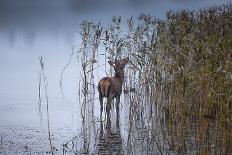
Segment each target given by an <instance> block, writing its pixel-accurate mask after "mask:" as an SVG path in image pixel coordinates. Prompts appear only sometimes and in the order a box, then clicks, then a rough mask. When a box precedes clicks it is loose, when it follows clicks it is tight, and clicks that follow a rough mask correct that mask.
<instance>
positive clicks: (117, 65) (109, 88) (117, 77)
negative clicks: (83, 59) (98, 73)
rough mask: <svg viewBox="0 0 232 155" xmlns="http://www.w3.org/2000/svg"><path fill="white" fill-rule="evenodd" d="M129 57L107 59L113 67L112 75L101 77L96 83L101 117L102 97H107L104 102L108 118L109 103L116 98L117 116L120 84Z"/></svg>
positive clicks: (120, 90) (120, 91) (122, 80)
mask: <svg viewBox="0 0 232 155" xmlns="http://www.w3.org/2000/svg"><path fill="white" fill-rule="evenodd" d="M128 61H129V58H125V59H122V60H117V58H116V59H115V60H114V62H113V61H108V63H109V64H110V66H112V67H113V68H114V72H115V74H114V76H113V77H103V78H102V79H101V80H100V81H99V83H98V92H99V101H100V106H101V107H100V116H101V117H102V111H103V98H104V97H105V98H106V99H107V103H106V112H107V118H108V119H109V116H110V110H111V103H112V100H113V99H114V98H116V112H117V116H119V103H120V96H121V93H122V84H123V82H124V68H125V66H126V64H127V63H128Z"/></svg>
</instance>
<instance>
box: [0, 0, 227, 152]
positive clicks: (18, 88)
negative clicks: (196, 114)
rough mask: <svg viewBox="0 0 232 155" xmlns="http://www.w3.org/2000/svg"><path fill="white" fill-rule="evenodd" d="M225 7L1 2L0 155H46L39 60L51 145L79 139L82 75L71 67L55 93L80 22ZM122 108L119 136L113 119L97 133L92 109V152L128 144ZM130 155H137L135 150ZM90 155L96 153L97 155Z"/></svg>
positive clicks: (60, 146)
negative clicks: (45, 88)
mask: <svg viewBox="0 0 232 155" xmlns="http://www.w3.org/2000/svg"><path fill="white" fill-rule="evenodd" d="M226 2H229V1H220V2H218V1H216V0H214V1H210V0H207V1H204V2H201V1H195V2H184V1H174V0H173V1H164V2H161V1H157V2H156V3H155V2H151V1H148V2H147V4H144V3H141V1H139V0H138V1H136V2H131V1H128V2H126V3H125V2H124V1H122V0H121V1H118V3H115V2H112V3H109V2H106V1H103V0H102V1H100V2H99V3H97V2H94V1H90V2H85V1H77V2H76V1H73V0H69V1H64V0H60V1H58V2H57V3H55V2H54V1H51V2H46V1H40V2H36V1H32V2H29V1H27V0H23V1H21V2H20V3H19V2H15V1H13V0H10V1H0V72H1V76H0V86H1V87H0V136H1V145H0V154H2V155H4V154H12V155H13V154H46V153H49V150H50V148H49V141H48V132H47V116H46V102H45V100H44V99H43V102H42V107H41V112H42V113H39V112H40V111H39V106H38V85H39V82H38V81H39V80H38V73H39V71H40V65H39V57H40V56H43V59H44V62H45V74H46V76H47V80H48V98H49V113H50V125H51V133H52V141H53V143H54V146H55V148H56V149H57V150H56V151H57V154H61V153H62V152H63V150H62V149H63V148H64V147H63V144H65V143H67V142H69V141H70V140H72V139H73V138H74V137H75V136H77V135H80V133H84V132H83V122H82V119H81V116H80V113H81V110H80V109H81V106H80V103H79V99H78V95H77V94H78V90H77V87H78V82H79V80H80V77H81V75H80V71H79V68H78V63H77V61H76V60H75V59H74V60H73V61H72V62H71V64H70V65H69V68H68V69H67V70H66V71H65V74H64V77H63V92H64V94H61V91H60V87H59V80H60V76H61V71H62V69H63V67H64V66H65V64H66V63H67V62H68V60H69V57H70V54H71V52H72V48H73V47H74V48H77V47H78V45H80V35H79V24H80V23H81V21H82V20H84V19H89V20H93V21H95V22H98V21H101V22H102V23H104V24H105V25H108V23H110V20H111V17H112V16H113V15H122V16H123V17H130V16H132V15H133V16H134V17H136V16H138V15H139V14H140V13H142V12H144V13H150V14H151V15H154V16H157V17H160V18H163V17H164V16H165V12H166V11H168V10H169V9H174V10H177V9H181V8H188V9H197V8H200V7H205V6H210V5H213V4H221V3H226ZM104 5H105V6H104ZM93 6H95V7H93ZM92 7H93V8H92ZM101 76H104V75H99V77H98V79H99V78H100V77H101ZM43 96H44V94H43ZM127 108H128V107H126V106H124V107H123V109H122V111H121V117H120V129H118V127H117V125H115V117H113V118H114V119H112V120H111V121H112V122H113V125H112V126H110V127H109V123H108V125H107V123H106V122H105V124H104V125H103V126H104V127H103V126H101V124H100V119H99V105H98V104H96V106H95V109H94V118H93V120H95V123H96V124H94V126H95V131H91V132H92V133H93V135H94V136H91V138H93V141H94V142H96V143H93V144H91V145H93V148H95V147H99V146H97V145H95V146H94V144H97V143H98V141H100V143H99V145H100V148H101V146H102V145H105V144H104V143H107V138H108V140H109V137H110V136H111V137H114V141H113V142H112V143H111V145H115V144H119V145H118V148H116V151H114V152H116V153H115V154H117V153H118V154H122V152H117V151H118V150H123V148H125V147H124V146H125V142H126V141H127V134H128V130H129V129H128V117H129V116H128V113H127V110H126V109H127ZM107 127H108V128H107ZM103 128H104V131H103ZM93 129H94V128H93ZM91 130H92V129H91ZM101 131H102V132H104V136H103V135H102V137H100V138H99V136H100V135H99V134H100V133H101ZM118 131H120V133H119V132H118ZM135 132H136V131H135ZM95 134H96V135H95ZM96 136H97V137H96ZM87 137H88V136H87ZM94 137H95V138H94ZM82 138H83V137H82ZM82 138H80V139H79V140H77V141H75V142H76V144H74V143H73V145H80V146H81V147H82V146H83V147H84V146H85V145H84V143H83V141H84V140H83V139H85V138H86V137H84V138H83V139H82ZM99 139H100V140H99ZM138 139H139V137H138ZM82 140H83V141H82ZM111 140H112V138H111ZM101 144H102V145H101ZM138 144H139V143H138ZM80 146H76V148H80ZM72 147H74V146H71V144H70V143H67V148H66V151H67V152H66V154H73V152H75V151H73V150H75V149H70V148H72ZM133 147H134V149H136V145H133ZM74 148H75V147H74ZM138 148H139V147H138ZM92 150H93V152H94V149H92ZM124 151H125V150H124ZM157 152H158V151H157ZM78 153H81V152H78ZM82 153H83V152H82ZM140 153H141V152H140ZM146 153H147V152H144V154H146ZM153 153H154V152H153ZM151 154H152V153H151Z"/></svg>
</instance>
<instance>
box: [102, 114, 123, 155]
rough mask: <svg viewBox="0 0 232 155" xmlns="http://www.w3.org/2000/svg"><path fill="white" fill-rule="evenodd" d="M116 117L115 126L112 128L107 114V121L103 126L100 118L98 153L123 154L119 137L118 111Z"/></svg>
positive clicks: (108, 154) (106, 154)
mask: <svg viewBox="0 0 232 155" xmlns="http://www.w3.org/2000/svg"><path fill="white" fill-rule="evenodd" d="M107 115H108V114H107ZM116 117H117V118H116V128H112V126H111V118H110V117H109V116H107V121H106V125H105V127H104V128H103V122H102V119H101V125H100V134H99V143H98V154H105V155H112V154H117V155H120V154H123V145H122V137H121V133H120V125H119V113H118V115H117V116H116ZM108 118H109V119H108Z"/></svg>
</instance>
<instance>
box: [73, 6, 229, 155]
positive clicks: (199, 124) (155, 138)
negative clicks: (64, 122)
mask: <svg viewBox="0 0 232 155" xmlns="http://www.w3.org/2000/svg"><path fill="white" fill-rule="evenodd" d="M231 10H232V5H231V3H229V4H226V5H220V6H214V7H210V8H204V9H200V10H195V11H188V10H179V11H176V12H173V11H169V12H167V15H166V18H165V19H162V20H161V19H157V18H156V17H153V16H150V15H145V14H141V15H140V16H139V18H137V19H134V18H130V19H128V20H127V21H123V20H122V19H121V17H117V16H114V17H113V19H112V23H111V24H110V25H109V26H108V27H106V28H105V27H104V26H101V24H100V23H98V24H94V23H92V22H87V21H84V22H83V23H82V24H81V37H82V44H81V47H80V49H79V50H78V52H77V55H78V59H79V60H81V61H80V62H81V66H82V70H81V75H82V81H81V85H82V86H81V88H79V89H80V92H81V93H80V98H81V100H80V101H81V107H82V119H83V121H82V126H83V133H84V137H85V138H84V145H83V147H84V148H85V150H88V151H87V153H89V151H90V148H89V146H90V145H91V144H90V141H91V131H92V130H95V129H93V128H95V125H94V127H92V126H91V123H90V122H95V121H94V120H95V116H94V113H93V108H94V103H95V98H97V97H95V96H96V94H95V91H96V86H95V83H97V82H96V78H95V76H94V75H98V71H99V70H97V69H102V66H104V65H105V68H104V69H102V70H104V72H106V73H107V74H109V76H112V68H109V69H108V68H107V67H106V62H107V59H115V58H116V57H117V58H119V59H120V58H123V57H129V60H130V62H129V64H128V67H126V68H125V83H124V84H123V85H124V94H123V97H122V98H123V101H122V105H123V106H124V110H125V112H126V113H127V114H128V115H127V118H128V119H127V125H128V133H127V135H126V139H127V140H126V149H125V150H127V153H128V154H132V153H133V152H136V151H137V152H140V153H144V154H149V153H151V154H162V153H163V154H165V153H168V154H169V153H179V154H183V153H190V152H193V153H196V154H218V153H222V154H227V153H228V152H232V150H231V147H230V146H231V145H232V144H231V142H232V141H231V139H232V133H231V131H232V123H231V122H232V104H231V103H232V102H231V94H232V89H231V88H232V78H231V71H232V55H231V53H232V39H231V36H232V20H231V16H232V11H231ZM125 25H127V26H126V27H125ZM103 49H104V50H103ZM102 50H103V51H102ZM102 56H103V57H104V59H102ZM99 58H100V60H104V61H99ZM96 68H97V69H96ZM97 80H99V79H97ZM96 104H98V103H96ZM86 129H87V130H86ZM95 133H96V132H95ZM191 137H193V138H191Z"/></svg>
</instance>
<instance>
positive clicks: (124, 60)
mask: <svg viewBox="0 0 232 155" xmlns="http://www.w3.org/2000/svg"><path fill="white" fill-rule="evenodd" d="M128 61H129V58H125V59H123V65H124V66H125V65H126V64H127V63H128Z"/></svg>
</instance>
